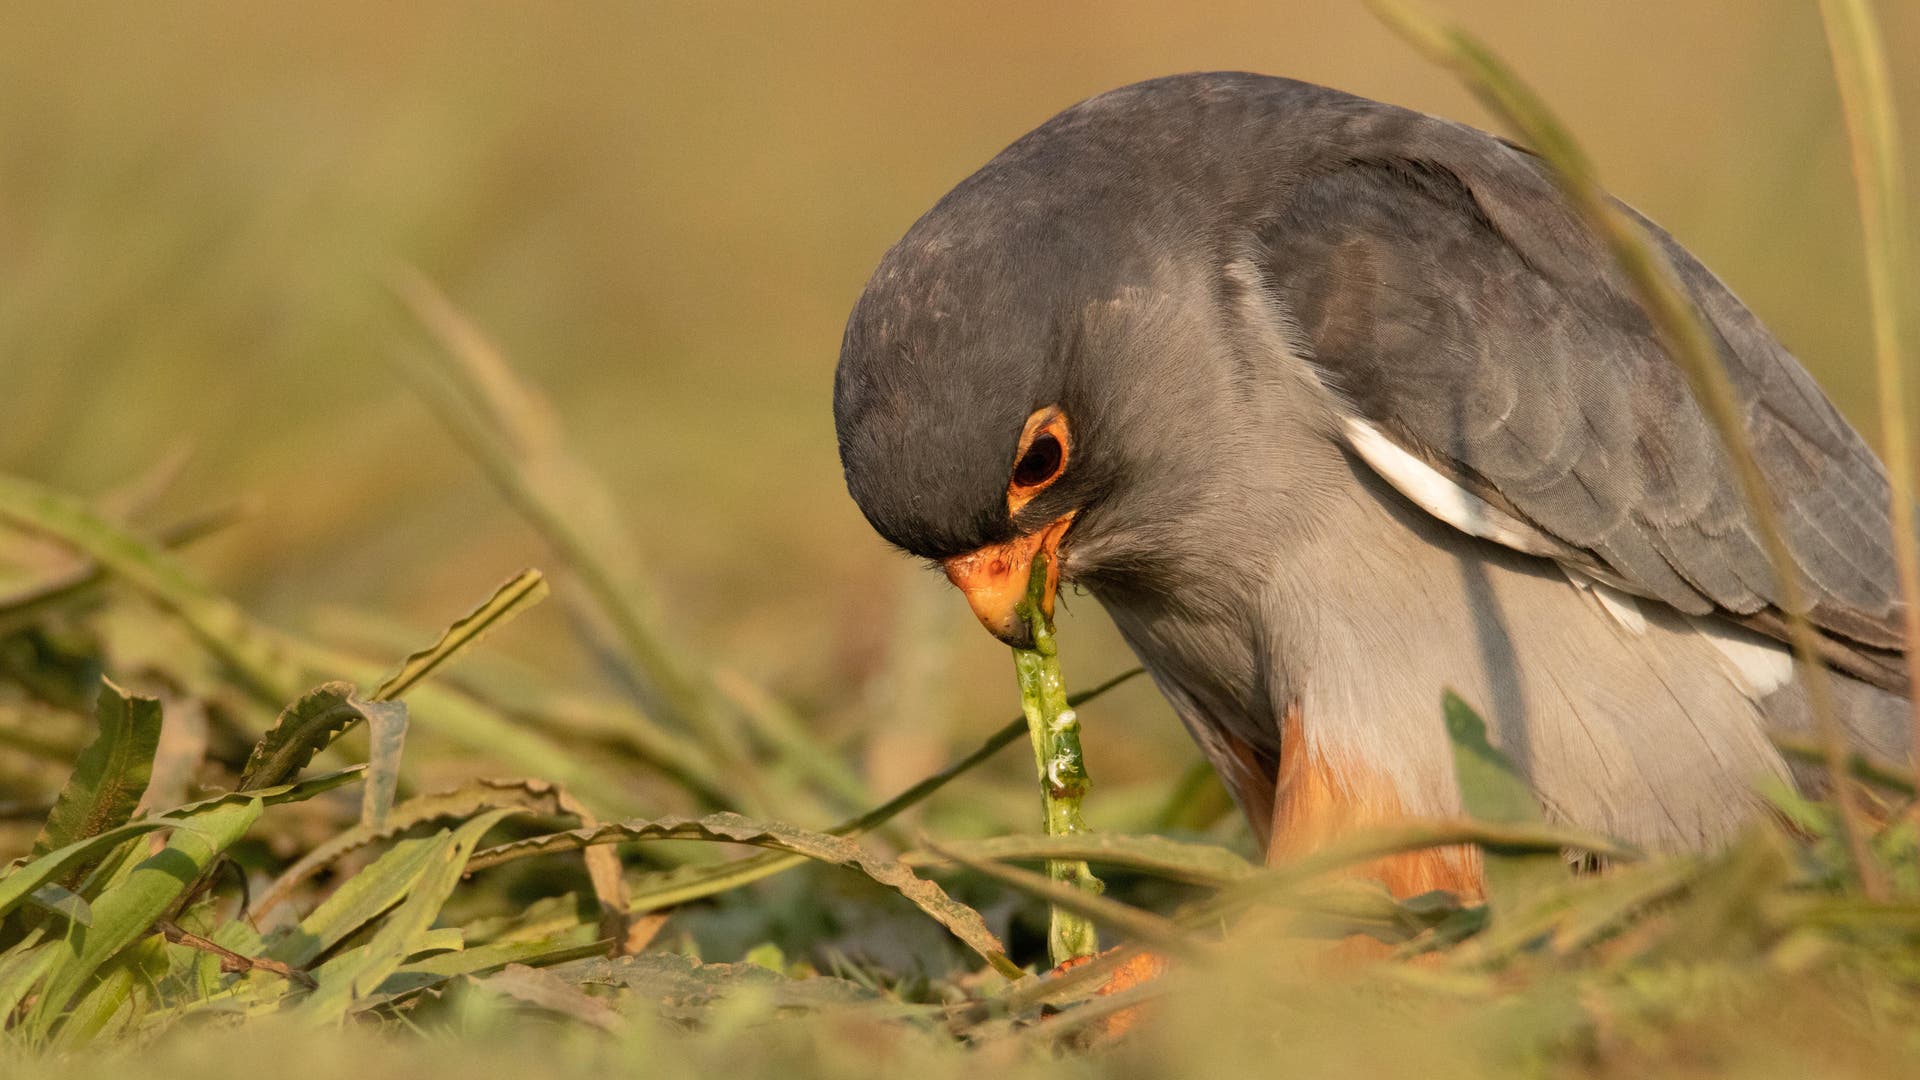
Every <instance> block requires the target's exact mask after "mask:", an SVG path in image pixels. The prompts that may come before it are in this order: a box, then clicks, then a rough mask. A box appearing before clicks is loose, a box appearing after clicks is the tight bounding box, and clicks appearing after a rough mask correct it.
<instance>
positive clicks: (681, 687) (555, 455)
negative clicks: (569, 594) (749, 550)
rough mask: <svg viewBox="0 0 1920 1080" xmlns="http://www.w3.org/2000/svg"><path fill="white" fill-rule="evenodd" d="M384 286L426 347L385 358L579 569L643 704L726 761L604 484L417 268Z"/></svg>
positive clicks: (596, 625) (594, 617)
mask: <svg viewBox="0 0 1920 1080" xmlns="http://www.w3.org/2000/svg"><path fill="white" fill-rule="evenodd" d="M392 288H393V290H394V294H395V295H396V296H397V297H398V298H399V299H400V301H401V302H402V303H403V304H404V305H405V306H406V308H407V309H408V311H409V312H410V313H411V314H412V315H413V317H414V319H415V320H416V321H417V322H418V323H419V324H420V326H421V327H422V328H423V329H425V330H426V331H427V333H428V334H429V335H430V336H431V337H432V338H433V339H434V343H435V344H436V345H437V346H438V347H437V348H435V349H431V350H424V351H421V352H408V353H404V354H401V355H398V356H396V358H395V359H396V361H398V362H399V365H400V368H401V370H402V372H403V373H405V374H408V375H411V376H413V379H412V382H413V385H414V388H415V390H416V391H417V392H418V393H419V394H420V396H421V398H422V400H423V401H424V402H425V403H426V405H427V406H428V407H429V408H430V409H431V410H432V411H433V413H434V414H435V415H436V416H437V417H438V418H439V419H440V421H441V422H442V423H443V424H445V425H446V427H447V429H448V430H449V431H450V432H451V433H452V434H453V435H454V437H455V438H456V440H457V441H458V442H459V443H460V444H461V446H462V447H463V448H464V449H465V450H467V451H468V453H470V454H471V455H472V456H473V458H474V460H475V461H476V462H478V463H479V465H480V466H481V468H482V470H483V471H484V472H485V473H486V475H487V477H488V479H490V480H491V481H492V482H493V484H494V486H495V487H496V488H497V489H499V491H500V493H501V494H502V495H503V496H504V497H505V498H506V499H507V501H508V502H509V503H510V504H512V506H513V507H514V509H516V510H518V511H519V512H520V513H521V515H522V516H524V517H525V518H526V519H527V521H528V522H529V523H530V524H531V525H532V526H533V527H534V528H535V529H536V530H537V531H538V532H539V533H540V535H541V537H542V538H543V539H545V540H546V541H547V543H548V544H550V545H551V546H552V547H553V549H554V551H555V552H556V553H558V554H559V556H560V558H561V559H562V560H563V561H564V562H565V563H566V566H567V568H568V569H569V570H571V571H572V572H573V573H574V574H576V575H577V576H578V577H579V580H580V583H581V584H582V585H583V586H584V587H585V592H586V594H587V595H588V596H590V597H591V604H590V605H582V607H583V608H584V612H583V620H582V621H583V623H584V624H585V625H586V626H587V627H588V628H589V629H590V630H592V631H595V632H598V631H600V629H601V628H602V627H603V626H605V625H607V624H611V628H612V633H611V635H607V636H609V637H610V638H611V639H612V640H610V641H608V642H606V643H605V644H607V645H610V646H611V648H610V649H606V650H603V651H606V652H607V653H608V654H609V655H617V656H620V657H622V658H624V662H625V664H626V665H627V666H628V671H627V674H628V676H629V678H630V680H631V681H632V682H633V683H634V684H635V685H636V686H637V687H638V688H639V689H640V691H641V695H640V696H641V697H642V698H643V700H644V701H645V702H646V704H647V705H648V707H649V708H650V710H651V711H653V712H656V713H657V714H659V715H660V716H661V718H662V719H664V720H666V721H667V722H668V723H670V724H671V725H672V726H674V727H676V728H678V729H680V730H683V731H691V732H692V733H693V734H694V735H696V736H698V737H701V738H703V739H705V740H707V741H708V742H709V744H710V745H709V747H708V748H709V749H710V750H712V751H714V752H715V753H716V755H717V756H719V757H720V758H721V759H722V760H729V761H730V760H732V758H733V755H732V754H730V753H729V752H728V751H729V748H728V747H727V746H724V745H712V744H713V743H714V742H715V739H714V736H715V735H716V731H715V727H716V726H715V725H714V724H712V723H708V722H706V720H707V714H708V713H709V711H710V710H708V709H707V708H706V704H705V702H704V700H703V696H702V693H701V691H700V690H699V688H698V687H697V686H696V685H695V684H694V682H693V680H691V679H690V678H688V676H687V675H686V673H685V672H684V671H683V670H682V668H681V666H680V663H679V662H678V660H677V659H676V658H675V657H674V656H673V655H672V650H671V649H670V648H669V646H668V643H667V637H666V635H665V634H663V633H661V632H660V631H659V630H658V622H657V620H656V619H655V618H654V616H653V610H654V604H653V601H652V598H651V597H650V596H649V595H648V593H647V590H646V588H645V586H644V583H643V582H642V580H641V578H640V575H639V573H638V572H637V571H636V570H635V569H634V567H635V565H636V562H637V560H636V559H635V558H634V557H633V555H632V552H633V551H634V544H633V541H632V538H631V537H630V536H629V535H628V534H627V533H626V531H625V530H624V529H622V528H621V527H620V524H619V519H618V516H617V515H616V514H615V513H614V512H613V510H612V500H611V498H610V497H609V496H608V495H607V492H606V488H605V486H604V485H603V484H601V483H600V481H599V478H598V477H596V476H595V475H594V474H593V473H592V471H590V470H589V469H587V467H586V466H585V465H583V464H582V463H581V462H580V461H579V460H578V459H577V458H575V457H574V456H573V454H572V453H571V452H570V451H569V450H568V448H567V446H566V445H565V442H564V440H563V439H562V437H561V434H560V426H559V424H558V422H556V421H555V419H554V417H553V411H552V407H551V406H550V405H548V404H547V402H546V401H545V400H544V399H543V398H541V397H540V396H539V395H538V394H536V393H535V392H534V391H533V390H532V389H530V388H529V387H527V386H526V385H524V384H523V383H522V382H521V381H520V380H519V378H518V377H517V376H515V374H514V372H513V370H512V369H511V368H510V367H509V366H508V365H507V362H506V360H505V358H504V357H502V356H501V354H500V352H499V350H498V349H496V348H495V347H494V346H493V343H492V342H490V341H488V340H487V339H486V337H485V335H483V334H482V333H481V332H480V330H479V328H478V327H476V326H474V325H473V323H472V322H471V321H470V320H468V319H467V318H466V317H465V316H464V315H463V314H462V313H461V312H460V311H459V310H458V309H457V308H455V307H454V305H453V304H452V302H450V301H449V300H448V299H447V298H446V297H445V296H444V295H443V294H442V293H441V292H440V291H439V290H438V289H437V288H435V287H434V286H433V284H432V283H431V282H429V281H428V280H427V279H426V278H425V277H423V276H421V275H420V274H419V273H418V272H416V271H413V270H411V269H408V268H400V269H398V271H397V272H396V273H395V274H394V277H393V281H392Z"/></svg>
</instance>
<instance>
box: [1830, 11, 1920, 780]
mask: <svg viewBox="0 0 1920 1080" xmlns="http://www.w3.org/2000/svg"><path fill="white" fill-rule="evenodd" d="M1820 16H1821V19H1822V21H1824V22H1825V23H1826V27H1827V45H1828V49H1829V51H1830V52H1831V53H1832V56H1833V74H1834V82H1835V83H1837V84H1838V85H1839V89H1840V104H1841V112H1842V113H1843V115H1844V116H1845V117H1846V121H1847V144H1848V146H1849V147H1850V148H1851V149H1852V153H1853V182H1854V188H1855V191H1856V192H1857V194H1858V197H1859V201H1860V228H1861V231H1862V233H1863V234H1864V241H1865V243H1864V247H1865V249H1866V263H1867V295H1868V296H1869V297H1870V298H1871V299H1872V317H1873V357H1874V374H1875V377H1876V379H1877V381H1878V383H1879V393H1878V394H1877V395H1875V396H1876V397H1877V398H1878V399H1879V406H1880V439H1881V443H1882V448H1883V449H1884V451H1885V452H1884V453H1883V454H1882V455H1881V460H1882V461H1884V462H1886V465H1887V486H1888V488H1889V489H1890V490H1891V495H1892V499H1891V504H1890V505H1889V506H1888V508H1887V509H1888V513H1889V515H1890V516H1891V517H1892V519H1893V551H1894V565H1895V568H1896V571H1897V573H1898V574H1899V576H1900V595H1901V596H1902V597H1903V598H1904V599H1905V600H1906V605H1907V606H1906V613H1905V619H1904V622H1905V626H1904V629H1905V632H1906V638H1907V684H1908V686H1909V687H1910V688H1912V690H1911V692H1910V693H1909V695H1908V696H1909V697H1911V698H1912V699H1913V701H1912V705H1913V711H1912V713H1911V715H1910V717H1909V719H1908V724H1909V730H1908V739H1909V742H1910V746H1909V754H1910V755H1911V756H1910V758H1909V761H1910V762H1911V763H1912V764H1913V765H1914V766H1915V767H1917V768H1920V545H1916V543H1915V540H1914V476H1913V442H1912V437H1911V433H1910V432H1909V429H1908V423H1909V421H1908V405H1909V399H1908V396H1907V385H1906V374H1905V373H1906V367H1907V365H1906V358H1905V357H1904V356H1903V355H1902V353H1903V351H1904V350H1905V348H1906V345H1907V342H1908V340H1909V339H1908V337H1907V334H1908V332H1909V331H1910V330H1911V328H1912V325H1913V310H1914V308H1913V304H1914V300H1913V292H1912V280H1911V278H1910V277H1909V276H1908V275H1909V274H1910V272H1911V271H1912V268H1913V264H1912V262H1911V261H1910V259H1911V248H1910V244H1911V242H1912V241H1911V234H1910V233H1909V232H1908V231H1907V191H1906V183H1907V178H1906V165H1905V162H1904V161H1903V160H1902V158H1901V150H1900V120H1899V117H1898V116H1897V115H1896V110H1895V108H1894V98H1893V85H1892V79H1891V78H1890V77H1889V75H1888V73H1887V46H1886V41H1885V39H1884V37H1883V36H1882V35H1881V33H1880V23H1879V20H1878V19H1877V18H1876V17H1875V15H1874V10H1873V5H1872V4H1871V3H1869V2H1868V0H1820Z"/></svg>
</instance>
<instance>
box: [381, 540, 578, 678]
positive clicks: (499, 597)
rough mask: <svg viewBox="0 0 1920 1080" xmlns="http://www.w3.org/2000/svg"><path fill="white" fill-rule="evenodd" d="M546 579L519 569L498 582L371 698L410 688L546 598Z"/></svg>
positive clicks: (406, 663)
mask: <svg viewBox="0 0 1920 1080" xmlns="http://www.w3.org/2000/svg"><path fill="white" fill-rule="evenodd" d="M548 591H549V590H548V588H547V579H546V577H545V576H544V575H542V574H541V573H540V571H538V570H522V571H521V572H520V573H518V574H516V575H514V577H513V578H512V579H511V580H509V581H507V582H506V583H505V584H503V585H501V586H500V587H499V588H498V589H496V590H494V593H493V595H492V596H491V597H489V598H488V599H487V601H486V603H484V604H481V605H480V606H479V607H477V608H474V609H473V611H471V612H469V613H468V614H467V615H466V617H464V618H462V619H460V620H459V621H458V622H456V623H454V624H453V625H452V626H449V627H447V630H446V633H444V634H441V635H440V640H439V641H436V642H434V643H433V644H432V645H431V646H429V647H427V648H425V649H422V650H421V651H419V652H417V653H414V654H413V655H412V656H409V657H407V658H406V659H405V660H403V661H401V663H400V668H399V670H398V671H395V672H394V673H393V674H392V675H391V676H388V677H387V679H386V680H385V681H383V682H381V684H380V688H379V689H378V690H375V691H374V692H373V700H374V701H388V700H391V699H393V698H397V697H400V696H401V695H403V694H405V693H406V692H407V691H408V690H411V689H412V688H413V687H414V686H415V685H416V684H417V683H419V682H420V680H422V679H425V678H426V677H427V676H429V675H431V674H433V672H434V670H435V669H436V668H439V667H440V666H442V665H444V664H446V663H449V662H451V661H452V660H453V658H454V657H456V656H459V655H460V653H461V652H462V651H464V650H465V649H467V648H469V647H470V646H472V645H474V644H475V643H477V642H478V641H479V640H480V639H481V638H482V637H485V636H486V635H487V634H488V633H489V632H491V631H493V630H496V629H498V628H499V627H502V626H505V625H506V624H507V623H509V622H512V621H513V620H514V619H515V618H517V617H518V616H519V615H520V614H521V613H523V612H525V611H526V610H527V609H528V608H530V607H532V606H533V605H535V604H537V603H539V602H540V601H542V600H544V599H546V596H547V593H548Z"/></svg>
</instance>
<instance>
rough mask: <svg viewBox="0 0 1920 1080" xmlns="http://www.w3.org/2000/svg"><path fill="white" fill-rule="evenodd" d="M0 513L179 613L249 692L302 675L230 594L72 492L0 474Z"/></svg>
mask: <svg viewBox="0 0 1920 1080" xmlns="http://www.w3.org/2000/svg"><path fill="white" fill-rule="evenodd" d="M0 518H3V519H6V520H9V521H12V522H14V523H15V524H17V525H19V526H21V527H22V528H25V529H28V530H31V531H33V532H37V533H40V534H42V535H45V536H48V537H51V538H52V539H54V540H57V541H59V542H60V543H62V544H65V545H67V546H68V547H71V548H73V549H74V550H76V551H78V552H80V553H81V554H83V555H85V556H87V557H88V558H90V559H92V560H93V561H94V562H95V563H97V564H99V566H100V567H101V568H103V569H105V570H108V571H110V572H112V573H113V574H115V575H116V576H118V577H120V578H121V579H123V580H125V581H127V582H128V583H129V584H132V585H133V586H135V587H136V588H138V589H140V591H142V592H144V593H146V594H147V595H148V596H151V597H152V598H153V599H154V600H156V601H158V602H159V603H160V604H161V605H162V606H164V607H166V608H167V609H168V610H170V611H172V612H173V613H174V614H176V615H178V616H179V617H180V619H181V621H182V622H184V623H186V625H187V627H188V628H189V629H191V630H192V631H193V633H194V636H195V637H197V638H199V639H200V640H201V642H202V643H204V644H205V645H206V646H207V648H208V649H209V650H211V651H212V652H213V654H214V655H215V656H218V657H219V658H220V659H221V660H222V661H223V662H224V663H225V664H226V665H227V666H228V667H229V668H231V669H232V671H233V673H234V676H235V677H236V678H237V679H238V680H239V681H240V682H241V684H242V685H244V686H245V687H246V688H247V689H248V690H249V691H250V692H252V693H253V694H254V696H256V697H258V698H260V699H261V700H263V701H266V702H270V703H272V704H275V705H278V704H279V703H280V702H283V701H286V700H288V699H289V698H291V697H293V696H294V693H295V691H296V689H297V688H298V687H299V685H300V684H301V683H302V682H304V681H306V680H305V678H304V677H303V673H302V671H301V670H300V666H299V664H297V663H296V662H295V661H294V660H293V658H292V657H291V656H290V655H289V650H288V648H287V645H286V643H285V642H284V641H282V640H280V639H279V638H277V637H276V636H275V635H273V634H271V633H269V632H267V631H265V630H263V629H262V628H260V627H259V626H258V625H256V624H255V623H254V622H253V621H252V620H251V619H249V618H248V617H247V615H246V614H245V613H244V612H242V611H241V610H240V608H239V607H238V606H236V605H235V604H234V603H233V602H232V601H230V600H227V599H226V598H224V597H222V596H220V595H218V594H216V593H214V592H213V591H212V590H210V589H208V588H207V587H206V586H204V585H202V584H200V582H198V581H196V580H194V579H193V578H192V577H191V576H190V575H188V574H187V572H186V571H185V570H184V569H182V568H181V567H180V565H179V564H178V563H176V562H175V561H174V560H173V558H172V557H171V556H169V555H166V554H165V553H163V552H161V551H159V550H158V549H156V548H154V547H153V546H152V545H150V544H147V543H146V542H144V541H142V540H140V539H138V538H137V537H135V536H133V535H132V534H131V533H129V532H127V531H126V530H124V529H122V528H120V527H119V526H117V525H114V524H113V523H112V522H109V521H107V520H106V519H105V518H103V517H101V516H100V515H99V514H96V513H94V512H93V510H92V509H90V508H89V507H88V506H87V505H86V504H85V503H84V502H82V501H80V500H79V499H76V498H74V497H72V496H70V495H66V494H63V493H61V492H57V491H54V490H52V489H50V488H46V487H42V486H40V485H39V484H35V483H32V482H31V481H27V480H23V479H20V478H19V477H15V476H5V475H0Z"/></svg>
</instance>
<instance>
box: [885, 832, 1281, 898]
mask: <svg viewBox="0 0 1920 1080" xmlns="http://www.w3.org/2000/svg"><path fill="white" fill-rule="evenodd" d="M946 854H954V855H963V856H966V857H967V858H969V859H974V860H990V861H994V862H1011V861H1018V860H1026V859H1045V860H1058V859H1070V860H1078V861H1084V862H1091V863H1099V864H1101V865H1103V866H1120V867H1125V868H1126V869H1128V870H1136V871H1140V872H1143V873H1148V874H1152V875H1154V876H1156V877H1162V878H1166V879H1168V880H1170V881H1184V882H1187V883H1188V884H1192V885H1211V886H1220V885H1230V884H1232V883H1233V882H1236V881H1244V880H1246V879H1247V878H1250V877H1253V876H1255V875H1257V874H1259V873H1260V867H1258V866H1255V865H1254V864H1253V863H1250V862H1248V861H1247V860H1245V859H1243V858H1241V857H1240V856H1239V855H1237V854H1235V853H1233V852H1231V851H1228V850H1227V849H1226V848H1223V847H1215V846H1214V845H1212V844H1190V843H1185V842H1182V841H1179V840H1173V839H1170V838H1168V837H1165V836H1128V835H1124V834H1120V833H1080V834H1077V835H1074V836H995V837H990V838H988V839H984V840H951V841H943V842H942V843H941V844H940V846H939V847H938V848H933V847H929V849H928V850H927V851H925V852H908V853H907V854H906V855H904V856H902V857H901V860H900V861H902V862H904V863H906V864H908V865H909V866H923V865H928V864H932V863H936V862H939V861H941V859H942V858H943V856H944V855H946Z"/></svg>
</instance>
